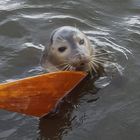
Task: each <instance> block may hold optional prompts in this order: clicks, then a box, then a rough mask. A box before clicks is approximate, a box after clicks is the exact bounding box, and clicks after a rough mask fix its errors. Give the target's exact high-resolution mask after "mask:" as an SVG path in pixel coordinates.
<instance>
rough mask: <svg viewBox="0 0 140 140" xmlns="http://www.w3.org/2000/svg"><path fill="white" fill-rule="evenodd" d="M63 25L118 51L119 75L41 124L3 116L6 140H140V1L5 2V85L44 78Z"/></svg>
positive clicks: (83, 90)
mask: <svg viewBox="0 0 140 140" xmlns="http://www.w3.org/2000/svg"><path fill="white" fill-rule="evenodd" d="M63 25H71V26H76V27H78V28H79V29H81V30H82V31H84V32H85V33H86V34H87V35H88V37H89V38H90V39H91V41H92V42H93V44H94V45H96V46H99V47H104V48H105V49H106V48H108V49H109V50H111V51H113V52H115V56H116V64H118V67H119V71H120V72H115V74H113V73H109V75H108V76H107V77H102V78H100V79H99V80H97V81H96V82H95V83H94V82H93V81H90V82H89V81H85V82H84V83H82V85H81V86H80V87H79V88H77V89H76V91H74V93H73V94H72V95H71V96H69V97H67V98H66V99H64V101H63V102H62V105H60V107H59V109H58V112H57V114H54V115H48V116H47V117H45V118H42V119H40V120H39V119H37V118H33V117H29V116H24V115H21V114H17V113H11V112H7V111H3V110H1V111H0V140H37V139H38V140H60V139H62V140H138V139H140V61H139V60H140V1H139V0H106V1H105V0H86V1H84V0H77V1H74V0H71V1H68V0H46V1H45V0H0V82H5V81H7V80H11V79H16V78H17V79H18V78H21V77H26V76H31V75H35V74H38V73H40V72H41V70H40V67H39V60H40V56H41V53H42V49H43V46H44V45H46V44H47V42H48V39H49V36H50V33H51V32H52V31H53V30H54V29H55V28H57V27H60V26H63ZM128 50H130V51H131V53H132V54H130V52H129V51H128ZM126 54H127V56H125V55H126ZM120 66H121V67H120ZM112 71H113V69H112ZM110 72H111V70H110Z"/></svg>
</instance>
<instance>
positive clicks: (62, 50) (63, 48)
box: [58, 46, 67, 52]
mask: <svg viewBox="0 0 140 140" xmlns="http://www.w3.org/2000/svg"><path fill="white" fill-rule="evenodd" d="M66 49H67V47H66V46H63V47H59V48H58V51H59V52H64V51H65V50H66Z"/></svg>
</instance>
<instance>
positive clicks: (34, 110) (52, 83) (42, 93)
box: [0, 72, 86, 117]
mask: <svg viewBox="0 0 140 140" xmlns="http://www.w3.org/2000/svg"><path fill="white" fill-rule="evenodd" d="M85 76H86V74H85V73H83V72H57V73H49V74H43V75H38V76H34V77H29V78H25V79H22V80H17V81H14V82H9V83H5V84H1V85H0V108H1V109H6V110H9V111H14V112H19V113H23V114H27V115H32V116H36V117H41V116H43V115H45V114H47V113H49V112H50V111H51V110H52V109H54V108H55V106H56V105H57V103H58V102H59V101H60V100H61V99H62V98H63V97H64V96H65V95H66V94H68V93H69V92H70V91H71V90H72V89H73V88H74V87H75V86H76V85H77V84H78V83H79V82H80V81H81V80H82V79H83V78H84V77H85Z"/></svg>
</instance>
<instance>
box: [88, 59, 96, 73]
mask: <svg viewBox="0 0 140 140" xmlns="http://www.w3.org/2000/svg"><path fill="white" fill-rule="evenodd" d="M90 66H91V68H92V69H93V70H94V72H95V73H97V70H96V68H95V66H94V65H93V63H91V62H90Z"/></svg>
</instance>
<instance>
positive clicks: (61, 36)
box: [41, 26, 99, 72]
mask: <svg viewBox="0 0 140 140" xmlns="http://www.w3.org/2000/svg"><path fill="white" fill-rule="evenodd" d="M94 56H95V49H94V48H93V46H92V45H91V42H90V40H89V39H88V37H87V36H86V35H85V34H84V33H83V32H82V31H80V30H79V29H77V28H75V27H71V26H63V27H60V28H58V29H56V30H54V31H53V33H52V34H51V37H50V40H49V44H48V46H47V47H46V48H45V50H44V52H43V55H42V58H41V65H42V66H43V67H44V68H45V69H46V70H47V71H48V72H54V71H59V70H68V71H85V72H89V71H90V72H91V71H94V72H97V68H98V67H99V65H98V63H96V62H95V61H93V59H94Z"/></svg>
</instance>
